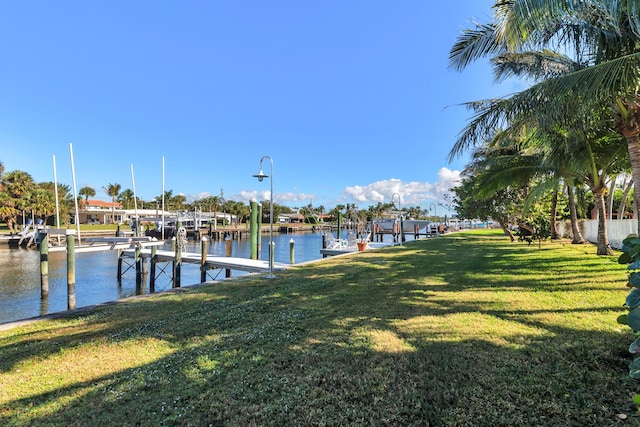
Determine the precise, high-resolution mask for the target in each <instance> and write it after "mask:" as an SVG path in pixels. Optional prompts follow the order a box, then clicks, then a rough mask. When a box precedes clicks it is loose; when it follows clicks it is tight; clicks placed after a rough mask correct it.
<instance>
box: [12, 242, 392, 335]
mask: <svg viewBox="0 0 640 427" xmlns="http://www.w3.org/2000/svg"><path fill="white" fill-rule="evenodd" d="M341 237H343V238H346V232H345V234H344V235H343V236H341ZM386 237H388V238H390V236H386ZM273 240H274V243H275V251H274V255H275V256H274V260H275V262H278V263H285V264H288V263H289V253H290V251H289V246H290V245H289V242H290V241H291V240H293V241H294V254H295V263H296V264H298V263H301V262H305V261H311V260H316V259H320V258H322V255H321V254H320V249H321V248H322V234H321V233H296V234H274V236H273ZM207 245H208V246H207V253H209V254H211V255H216V256H225V251H226V248H225V242H224V241H219V240H218V241H209V242H208V243H207ZM261 245H262V246H261V247H262V250H261V254H260V255H261V258H262V259H263V260H267V259H268V247H269V237H268V235H267V236H263V237H262V242H261ZM160 248H162V249H171V248H170V246H168V247H166V248H165V247H162V246H161V247H159V249H160ZM249 250H250V248H249V240H248V239H243V240H233V241H232V256H234V257H242V258H249ZM187 252H196V253H200V242H193V241H189V243H188V245H187ZM117 264H118V254H117V251H101V252H88V253H76V307H78V308H80V307H85V306H89V305H93V304H98V303H103V302H107V301H114V300H118V299H121V298H126V297H129V296H133V295H136V294H140V293H142V294H145V293H149V279H148V277H147V278H146V280H145V281H144V282H145V283H143V285H142V288H141V289H138V290H136V278H135V270H134V269H130V270H129V271H127V272H126V273H125V274H124V275H123V278H122V281H121V283H118V280H117ZM159 265H160V264H159ZM125 269H126V266H125V265H124V264H123V271H124V270H125ZM169 270H170V264H169ZM218 273H219V275H218V276H217V277H216V276H215V275H216V274H218ZM209 274H210V276H209V277H208V278H207V280H213V278H216V279H222V278H224V274H225V273H224V270H223V271H220V270H210V271H209ZM243 274H247V273H243V272H241V271H235V270H234V271H233V272H232V276H233V277H237V276H240V275H243ZM156 276H158V273H156ZM211 276H213V278H212V277H211ZM181 283H182V285H183V286H186V285H191V284H196V283H200V269H199V266H198V265H195V264H183V265H182V274H181ZM168 289H171V278H170V277H169V276H168V275H161V276H160V277H159V278H158V279H157V280H156V288H155V290H156V292H162V291H164V290H168ZM66 309H67V264H66V253H65V252H50V253H49V296H48V297H47V298H46V299H42V298H41V297H40V253H39V251H37V250H33V249H10V248H9V247H8V245H0V323H5V322H11V321H15V320H20V319H26V318H29V317H34V316H41V315H44V314H49V313H55V312H59V311H64V310H66Z"/></svg>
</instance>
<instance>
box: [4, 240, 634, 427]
mask: <svg viewBox="0 0 640 427" xmlns="http://www.w3.org/2000/svg"><path fill="white" fill-rule="evenodd" d="M595 251H596V249H595V246H593V245H571V244H570V243H569V242H568V241H554V242H546V243H543V244H542V246H541V247H540V248H538V246H537V245H531V246H529V245H526V244H522V243H511V242H509V239H508V238H507V237H505V236H504V235H502V233H501V232H500V231H495V230H476V231H467V232H461V233H452V234H449V235H446V236H442V237H439V238H433V239H424V240H419V241H414V242H410V243H407V244H405V245H402V246H394V247H389V248H383V249H378V250H375V251H366V252H362V253H354V254H350V255H346V256H342V257H335V258H327V259H325V260H322V261H321V262H315V263H309V264H305V265H300V266H295V267H292V268H291V269H289V270H287V271H283V272H278V274H277V278H275V279H271V280H268V279H265V278H264V277H262V276H243V277H239V278H236V279H234V280H230V281H223V282H215V283H211V284H206V285H203V286H197V287H193V288H188V289H185V290H183V291H182V292H168V293H162V294H154V295H152V296H149V297H147V298H142V299H134V300H132V301H127V302H123V303H119V304H115V305H108V306H105V307H99V308H96V309H95V310H90V311H83V312H80V313H76V314H73V315H69V316H66V317H62V318H57V319H52V320H43V321H39V322H35V323H32V324H28V325H24V326H19V327H16V328H13V329H10V330H5V331H0V424H1V425H3V426H22V425H30V426H58V425H69V426H74V425H78V426H80V425H100V426H111V425H113V426H122V425H145V426H146V425H175V426H190V425H193V426H206V425H273V426H281V425H309V426H326V425H437V426H461V425H473V426H497V425H539V426H555V425H598V426H606V425H638V421H639V419H638V413H637V408H636V406H635V405H634V404H633V402H632V401H631V397H632V396H633V394H635V392H636V391H637V389H638V384H637V383H636V382H635V381H633V380H631V379H630V378H629V377H628V364H629V362H630V361H631V360H632V356H631V355H630V354H629V353H628V352H627V347H628V343H629V340H630V337H631V336H632V333H631V331H630V330H629V328H628V327H627V326H626V325H620V324H618V323H617V322H616V318H617V317H618V316H619V315H620V314H622V313H624V312H625V309H624V307H623V303H624V301H625V297H626V295H627V292H628V289H627V288H626V287H625V283H626V280H627V272H626V269H625V266H621V265H620V264H618V263H617V257H598V256H596V255H595Z"/></svg>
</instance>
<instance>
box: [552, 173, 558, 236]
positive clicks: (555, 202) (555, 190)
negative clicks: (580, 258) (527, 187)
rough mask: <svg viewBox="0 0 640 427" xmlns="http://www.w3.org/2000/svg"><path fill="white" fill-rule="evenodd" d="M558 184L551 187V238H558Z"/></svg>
mask: <svg viewBox="0 0 640 427" xmlns="http://www.w3.org/2000/svg"><path fill="white" fill-rule="evenodd" d="M558 185H559V184H556V186H555V187H554V188H553V197H552V198H551V240H555V239H558V221H557V218H556V217H557V215H558Z"/></svg>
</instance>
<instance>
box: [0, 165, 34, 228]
mask: <svg viewBox="0 0 640 427" xmlns="http://www.w3.org/2000/svg"><path fill="white" fill-rule="evenodd" d="M34 189H35V183H34V182H33V178H32V177H31V175H29V174H28V173H27V172H23V171H12V172H8V173H6V174H4V176H3V177H2V191H3V192H4V193H6V194H7V195H8V196H9V197H10V198H11V199H12V203H11V204H12V205H13V208H14V210H11V211H10V213H11V215H12V216H9V217H8V218H7V225H8V224H9V223H11V224H17V222H18V221H17V218H18V217H17V215H18V213H19V212H20V211H24V210H26V209H29V207H30V206H29V200H30V198H31V193H32V192H33V190H34Z"/></svg>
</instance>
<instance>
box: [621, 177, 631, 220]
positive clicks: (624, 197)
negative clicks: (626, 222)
mask: <svg viewBox="0 0 640 427" xmlns="http://www.w3.org/2000/svg"><path fill="white" fill-rule="evenodd" d="M631 188H633V179H630V180H629V182H628V183H627V184H626V185H625V187H624V192H623V194H622V200H621V201H620V206H619V207H618V219H622V218H624V211H625V210H626V209H627V197H629V191H631Z"/></svg>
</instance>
